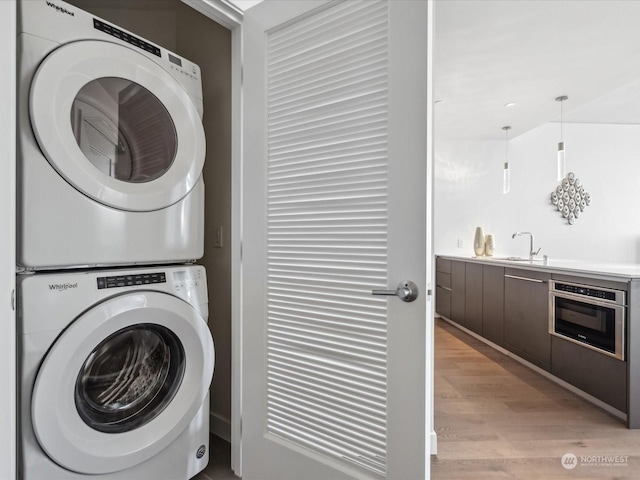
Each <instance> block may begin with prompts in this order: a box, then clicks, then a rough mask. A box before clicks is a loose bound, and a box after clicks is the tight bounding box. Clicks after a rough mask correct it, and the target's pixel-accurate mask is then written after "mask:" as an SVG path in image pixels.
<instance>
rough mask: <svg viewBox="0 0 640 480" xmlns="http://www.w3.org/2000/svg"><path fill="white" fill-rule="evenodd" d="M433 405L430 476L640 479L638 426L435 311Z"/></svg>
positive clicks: (531, 479)
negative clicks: (434, 447) (569, 459)
mask: <svg viewBox="0 0 640 480" xmlns="http://www.w3.org/2000/svg"><path fill="white" fill-rule="evenodd" d="M434 408H435V428H436V432H437V434H438V455H437V456H432V461H431V478H432V479H435V480H444V479H447V480H457V479H460V480H463V479H471V478H473V479H476V480H484V479H489V480H493V479H502V478H516V479H524V480H534V479H545V480H550V479H560V478H561V479H565V478H571V479H582V478H585V479H590V478H602V479H612V480H613V479H634V480H638V479H640V430H628V429H627V428H626V427H625V425H624V424H623V423H622V422H621V421H620V420H618V419H615V418H613V417H610V416H609V415H608V414H607V413H605V412H603V411H602V410H599V409H598V408H596V407H593V406H592V405H591V404H589V403H587V402H586V401H584V400H582V399H581V398H580V397H578V396H576V395H574V394H573V393H571V392H569V391H567V390H565V389H564V388H562V387H560V386H559V385H556V384H555V383H553V382H551V381H550V380H548V379H547V378H545V377H543V376H541V375H539V374H538V373H536V372H534V371H532V370H530V369H528V368H527V367H525V366H523V365H521V364H519V363H518V362H516V361H515V360H513V359H511V358H509V357H507V356H506V355H503V354H502V353H500V352H498V351H496V350H494V349H493V348H491V347H489V346H487V345H485V344H483V343H482V342H480V341H478V340H476V339H475V338H473V337H471V336H470V335H467V334H466V333H464V332H462V331H461V330H459V329H457V328H456V327H454V326H452V325H450V324H448V323H446V322H444V321H443V320H440V319H438V320H436V328H435V407H434ZM568 453H572V454H574V455H575V456H576V462H575V467H574V468H573V469H566V468H564V467H563V465H562V463H561V459H562V457H563V455H565V454H568ZM602 456H628V458H627V459H626V461H624V460H625V459H624V458H618V459H617V460H618V461H619V463H618V464H616V465H614V464H613V463H612V462H611V460H612V459H605V458H601V457H602Z"/></svg>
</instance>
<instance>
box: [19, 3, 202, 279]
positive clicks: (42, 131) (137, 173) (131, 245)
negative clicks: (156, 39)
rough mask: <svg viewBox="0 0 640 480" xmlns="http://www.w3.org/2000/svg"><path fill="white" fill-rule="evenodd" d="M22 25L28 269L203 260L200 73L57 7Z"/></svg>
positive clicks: (38, 10)
mask: <svg viewBox="0 0 640 480" xmlns="http://www.w3.org/2000/svg"><path fill="white" fill-rule="evenodd" d="M18 18H19V23H18V62H19V66H18V75H19V77H18V132H19V133H18V245H17V246H18V264H19V265H20V266H22V267H24V268H25V269H27V270H44V269H62V268H71V267H83V266H86V267H91V266H107V265H134V264H149V263H168V262H174V263H178V262H183V261H191V260H195V259H198V258H200V257H202V254H203V248H204V183H203V181H202V175H201V173H202V167H203V164H204V157H205V137H204V130H203V126H202V84H201V78H200V68H199V67H198V66H197V65H196V64H194V63H192V62H190V61H188V60H186V59H184V58H182V57H180V56H178V55H176V54H174V53H171V52H169V51H167V50H165V49H163V48H161V47H159V46H157V45H154V44H152V43H150V42H147V41H146V40H144V39H142V38H140V37H138V36H136V35H133V34H132V33H130V32H127V31H125V30H122V29H120V28H118V27H116V26H114V25H112V24H110V23H108V22H106V21H103V20H101V19H99V18H97V17H95V16H93V15H90V14H89V13H87V12H84V11H82V10H80V9H78V8H76V7H74V6H71V5H69V4H66V3H64V2H61V1H59V0H24V1H21V2H19V16H18Z"/></svg>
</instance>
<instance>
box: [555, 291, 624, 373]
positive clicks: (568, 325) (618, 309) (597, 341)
mask: <svg viewBox="0 0 640 480" xmlns="http://www.w3.org/2000/svg"><path fill="white" fill-rule="evenodd" d="M626 308H627V307H626V292H625V291H623V290H615V289H611V288H603V287H595V286H590V285H580V284H577V283H570V282H564V281H558V280H551V281H550V282H549V333H550V334H552V335H556V336H558V337H561V338H564V339H565V340H568V341H570V342H575V343H578V344H580V345H583V346H585V347H587V348H591V349H593V350H596V351H598V352H601V353H603V354H606V355H610V356H612V357H614V358H617V359H619V360H624V359H625V322H626Z"/></svg>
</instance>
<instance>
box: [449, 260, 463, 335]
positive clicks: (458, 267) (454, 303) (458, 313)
mask: <svg viewBox="0 0 640 480" xmlns="http://www.w3.org/2000/svg"><path fill="white" fill-rule="evenodd" d="M466 265H467V262H458V261H452V262H451V312H450V313H451V316H450V317H449V319H450V320H453V321H454V322H456V323H457V324H459V325H462V326H466V321H465V287H466V286H465V271H466Z"/></svg>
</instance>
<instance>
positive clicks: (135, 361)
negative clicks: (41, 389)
mask: <svg viewBox="0 0 640 480" xmlns="http://www.w3.org/2000/svg"><path fill="white" fill-rule="evenodd" d="M184 370H185V356H184V349H183V347H182V344H181V343H180V340H179V339H178V338H177V337H176V336H175V334H174V333H173V332H171V331H170V330H168V329H167V328H165V327H162V326H160V325H153V324H143V325H135V326H131V327H127V328H124V329H122V330H120V331H118V332H116V333H114V334H112V335H110V336H109V337H108V338H106V339H105V340H104V341H102V342H101V343H100V344H99V345H98V346H97V347H96V348H95V349H94V350H93V351H92V352H91V355H90V356H89V358H87V360H86V361H85V363H84V365H83V366H82V369H81V370H80V373H79V375H78V378H77V380H76V387H75V403H76V408H77V409H78V413H79V414H80V417H81V418H82V420H83V421H84V422H85V423H86V424H87V425H89V426H90V427H91V428H93V429H95V430H98V431H100V432H106V433H122V432H127V431H129V430H132V429H135V428H138V427H140V426H142V425H144V424H146V423H147V422H149V421H151V420H153V419H154V418H155V417H157V416H158V415H159V414H160V413H161V412H162V411H163V410H164V409H165V407H166V406H167V405H168V404H169V403H170V402H171V400H172V399H173V397H174V396H175V393H176V391H177V390H178V387H179V386H180V383H181V382H182V377H183V376H184Z"/></svg>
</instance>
